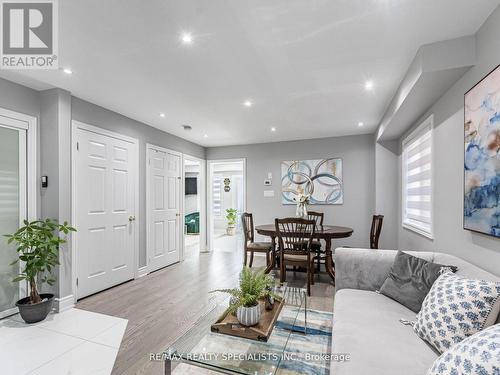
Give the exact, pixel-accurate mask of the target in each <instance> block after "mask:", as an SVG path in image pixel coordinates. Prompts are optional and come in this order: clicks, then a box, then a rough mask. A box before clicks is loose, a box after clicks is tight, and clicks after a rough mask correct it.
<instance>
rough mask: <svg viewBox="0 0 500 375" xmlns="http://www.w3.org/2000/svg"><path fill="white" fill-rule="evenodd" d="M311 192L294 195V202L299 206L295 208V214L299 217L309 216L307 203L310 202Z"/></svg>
mask: <svg viewBox="0 0 500 375" xmlns="http://www.w3.org/2000/svg"><path fill="white" fill-rule="evenodd" d="M309 198H310V194H303V193H299V194H297V195H296V196H295V197H293V200H294V202H296V203H297V208H296V209H295V216H297V217H303V218H305V217H307V205H308V204H309Z"/></svg>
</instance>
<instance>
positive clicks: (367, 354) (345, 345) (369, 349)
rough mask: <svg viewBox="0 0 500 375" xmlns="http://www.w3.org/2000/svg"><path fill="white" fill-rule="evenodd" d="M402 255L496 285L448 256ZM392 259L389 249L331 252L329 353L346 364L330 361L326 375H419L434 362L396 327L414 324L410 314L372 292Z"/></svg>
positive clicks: (419, 343)
mask: <svg viewBox="0 0 500 375" xmlns="http://www.w3.org/2000/svg"><path fill="white" fill-rule="evenodd" d="M408 253H409V254H412V255H414V256H417V257H419V258H423V259H426V260H428V261H432V262H436V263H440V264H446V265H454V266H457V267H458V271H457V274H458V275H462V276H466V277H470V278H476V279H484V280H489V281H500V278H499V277H497V276H495V275H492V274H491V273H488V272H486V271H484V270H482V269H481V268H478V267H476V266H474V265H472V264H470V263H468V262H466V261H464V260H463V259H460V258H457V257H454V256H451V255H448V254H443V253H431V252H408ZM395 255H396V251H394V250H370V249H353V248H349V249H347V248H339V249H336V250H335V280H336V281H335V283H336V286H335V289H336V293H335V301H334V312H333V335H332V353H345V354H349V355H350V360H349V361H345V362H335V361H333V362H332V363H331V367H330V374H332V375H345V374H349V375H358V374H371V375H378V374H380V375H401V374H405V375H425V374H426V372H427V370H428V369H429V368H430V367H431V365H432V363H433V362H434V360H435V359H436V358H437V357H438V354H437V352H435V351H434V350H433V349H432V348H431V347H430V346H429V345H428V344H427V343H426V342H425V341H423V340H421V339H420V338H419V337H418V336H417V335H416V334H415V333H414V332H413V329H412V327H411V326H409V325H403V324H401V323H400V322H399V319H400V318H403V319H407V320H409V321H413V320H415V313H414V312H412V311H411V310H409V309H407V308H406V307H404V306H403V305H401V304H399V303H398V302H396V301H394V300H392V299H390V298H388V297H386V296H384V295H381V294H378V293H376V292H375V291H376V290H378V289H379V288H380V286H381V285H382V283H383V282H384V280H385V279H386V277H387V274H388V272H389V269H390V267H391V265H392V263H393V261H394V257H395ZM497 321H500V316H499V318H498V320H497Z"/></svg>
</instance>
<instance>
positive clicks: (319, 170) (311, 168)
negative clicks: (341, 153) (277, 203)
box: [281, 158, 344, 205]
mask: <svg viewBox="0 0 500 375" xmlns="http://www.w3.org/2000/svg"><path fill="white" fill-rule="evenodd" d="M311 184H312V186H311ZM311 191H312V194H311V196H310V198H309V204H311V205H313V204H343V203H344V189H343V181H342V159H340V158H330V159H318V160H290V161H283V162H281V202H282V203H283V204H296V202H294V200H293V198H294V197H296V196H297V195H299V194H307V195H309V194H310V193H311Z"/></svg>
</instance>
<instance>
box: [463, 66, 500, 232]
mask: <svg viewBox="0 0 500 375" xmlns="http://www.w3.org/2000/svg"><path fill="white" fill-rule="evenodd" d="M464 141H465V142H464V146H465V147H464V229H468V230H472V231H475V232H480V233H484V234H488V235H491V236H494V237H500V65H499V66H497V67H496V68H495V69H494V70H493V71H492V72H490V73H489V74H488V75H487V76H486V77H484V78H483V79H482V80H481V81H480V82H479V83H478V84H476V85H475V86H474V87H473V88H472V89H470V90H469V91H468V92H467V93H465V96H464Z"/></svg>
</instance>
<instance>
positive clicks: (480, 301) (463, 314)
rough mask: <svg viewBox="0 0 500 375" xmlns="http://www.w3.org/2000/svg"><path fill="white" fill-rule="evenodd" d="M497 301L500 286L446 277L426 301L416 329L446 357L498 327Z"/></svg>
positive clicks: (437, 284)
mask: <svg viewBox="0 0 500 375" xmlns="http://www.w3.org/2000/svg"><path fill="white" fill-rule="evenodd" d="M497 301H498V302H500V283H495V282H490V281H484V280H474V279H467V278H464V277H460V276H457V275H454V274H452V273H445V274H443V275H441V276H439V278H438V279H437V280H436V281H435V283H434V285H433V286H432V288H431V290H430V291H429V294H427V296H426V297H425V299H424V302H423V303H422V309H421V310H420V312H419V313H418V314H417V319H416V322H415V324H414V326H413V329H414V330H415V332H416V333H417V335H418V336H420V337H421V338H422V339H424V340H426V341H427V342H429V343H430V344H431V345H432V346H433V347H434V348H436V350H437V351H438V352H439V353H443V352H444V351H446V350H448V349H450V348H451V347H453V346H454V345H456V344H458V343H459V342H461V341H462V340H464V339H465V338H467V337H469V336H472V335H473V334H475V333H476V332H479V331H481V330H482V329H483V328H486V327H487V326H490V325H492V324H494V322H495V320H496V317H497V316H498V308H499V306H500V305H499V304H498V303H497ZM490 315H491V316H490Z"/></svg>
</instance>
